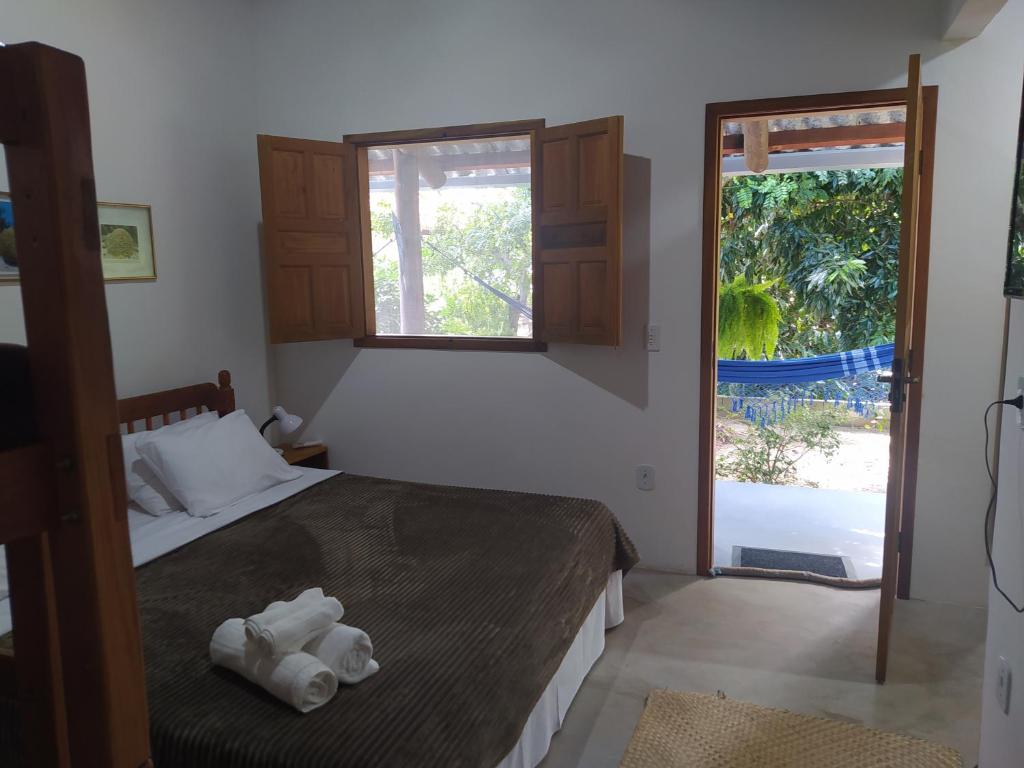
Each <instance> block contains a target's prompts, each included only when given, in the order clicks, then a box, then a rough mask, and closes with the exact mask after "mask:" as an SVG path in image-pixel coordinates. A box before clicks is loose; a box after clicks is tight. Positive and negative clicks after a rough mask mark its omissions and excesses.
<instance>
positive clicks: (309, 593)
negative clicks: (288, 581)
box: [245, 587, 324, 640]
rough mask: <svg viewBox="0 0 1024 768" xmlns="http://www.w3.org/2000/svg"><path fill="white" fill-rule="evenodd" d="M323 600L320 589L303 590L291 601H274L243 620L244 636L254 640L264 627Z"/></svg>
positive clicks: (322, 593)
mask: <svg viewBox="0 0 1024 768" xmlns="http://www.w3.org/2000/svg"><path fill="white" fill-rule="evenodd" d="M323 599H324V591H323V590H322V589H321V588H320V587H313V588H312V589H307V590H304V591H303V592H301V593H299V596H298V597H296V598H293V599H291V600H275V601H274V602H272V603H271V604H270V605H268V606H267V607H266V608H264V609H263V611H262V612H260V613H256V614H253V615H252V616H250V617H249V618H247V619H246V620H245V636H246V638H248V639H249V640H254V639H255V638H256V636H257V635H258V634H259V633H260V632H261V631H262V630H263V628H264V627H266V626H268V625H270V624H273V623H274V622H275V621H278V620H280V619H282V618H284V617H285V616H288V615H289V614H292V613H295V612H296V611H297V610H299V608H301V607H302V606H304V605H309V604H311V603H314V602H316V601H319V600H323Z"/></svg>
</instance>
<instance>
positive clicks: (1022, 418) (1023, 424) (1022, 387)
mask: <svg viewBox="0 0 1024 768" xmlns="http://www.w3.org/2000/svg"><path fill="white" fill-rule="evenodd" d="M1017 394H1018V395H1024V376H1018V377H1017ZM1017 426H1018V427H1020V428H1021V429H1024V410H1021V409H1020V408H1018V409H1017Z"/></svg>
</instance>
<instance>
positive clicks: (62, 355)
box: [0, 43, 151, 768]
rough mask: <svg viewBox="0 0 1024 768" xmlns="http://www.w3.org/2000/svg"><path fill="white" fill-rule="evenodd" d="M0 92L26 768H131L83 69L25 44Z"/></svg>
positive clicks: (126, 580) (119, 547)
mask: <svg viewBox="0 0 1024 768" xmlns="http://www.w3.org/2000/svg"><path fill="white" fill-rule="evenodd" d="M0 79H2V81H3V82H4V83H5V85H6V87H7V89H8V90H7V96H6V97H5V104H4V109H3V112H2V114H0V139H2V141H3V143H4V148H5V151H6V157H7V169H8V176H9V180H10V186H11V199H12V203H13V208H14V216H15V220H16V222H17V226H16V228H15V233H16V246H17V253H18V257H19V265H20V277H21V293H22V299H23V305H24V313H25V329H26V336H27V339H28V352H27V362H28V371H29V374H30V376H29V379H30V382H31V399H32V401H33V404H32V406H31V408H32V411H33V413H34V416H35V432H36V435H35V436H34V437H33V441H32V442H31V443H30V444H28V445H25V446H21V447H15V448H13V449H10V450H3V449H4V448H10V446H2V447H0V450H2V452H0V541H3V542H5V543H7V549H8V563H9V565H8V570H9V573H10V582H11V587H10V591H11V608H12V614H13V618H14V623H15V630H14V643H15V647H14V665H13V666H14V672H15V677H16V678H17V679H18V680H19V681H21V682H22V683H23V684H22V685H18V694H19V696H18V698H19V701H20V705H21V709H22V712H23V717H25V718H26V721H27V722H26V725H28V726H29V728H30V730H29V732H28V733H26V741H28V742H30V743H27V744H26V750H27V751H29V756H28V760H29V764H32V765H60V766H63V765H71V764H73V765H76V766H78V765H82V766H86V765H102V766H117V767H120V766H128V767H130V768H136V766H141V765H146V764H149V763H150V762H151V761H150V746H149V721H148V713H147V709H146V689H145V677H144V671H143V663H142V646H141V640H140V633H139V620H138V611H137V605H136V597H135V576H134V572H133V569H132V559H131V548H130V543H129V537H128V523H127V514H126V500H125V484H124V467H123V464H122V458H121V440H120V435H119V428H118V414H117V400H116V395H115V389H114V373H113V361H112V356H111V348H110V335H109V329H108V326H107V309H106V299H105V295H104V285H103V274H102V269H101V264H100V243H99V225H98V222H97V212H96V191H95V184H94V180H93V169H92V149H91V143H90V134H89V110H88V100H87V96H86V84H85V66H84V64H83V63H82V61H81V59H79V58H78V57H77V56H73V55H72V54H69V53H65V52H63V51H59V50H57V49H54V48H50V47H47V46H44V45H41V44H38V43H24V44H19V45H12V46H8V47H6V48H0ZM21 405H25V404H24V403H22V404H21ZM16 524H20V525H21V527H20V528H18V527H17V525H16ZM9 667H10V663H9V659H8V664H7V668H8V670H9ZM37 676H41V677H37ZM33 678H35V679H33ZM29 683H31V685H29Z"/></svg>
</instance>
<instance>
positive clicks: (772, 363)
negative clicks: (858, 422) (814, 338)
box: [718, 344, 894, 427]
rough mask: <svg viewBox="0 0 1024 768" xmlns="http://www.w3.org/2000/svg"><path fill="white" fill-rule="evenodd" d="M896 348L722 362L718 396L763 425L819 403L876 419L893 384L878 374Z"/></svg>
mask: <svg viewBox="0 0 1024 768" xmlns="http://www.w3.org/2000/svg"><path fill="white" fill-rule="evenodd" d="M893 346H894V345H892V344H880V345H878V346H875V347H865V348H864V349H854V350H851V351H849V352H838V353H835V354H831V355H818V356H817V357H804V358H798V359H795V360H719V361H718V383H719V387H718V394H719V395H724V396H727V397H730V398H731V406H730V410H731V411H732V412H733V413H740V414H742V415H743V418H745V419H747V420H748V421H750V422H752V423H754V424H759V425H760V426H762V427H764V426H768V425H770V424H777V423H779V422H781V421H784V420H785V419H786V417H787V416H788V415H789V414H790V413H792V412H793V411H795V410H797V409H799V408H803V407H805V406H808V405H811V404H812V403H813V402H815V401H817V402H818V403H820V404H821V405H825V404H831V405H832V407H834V408H841V407H843V406H844V405H845V406H846V407H847V408H848V409H850V410H852V411H856V412H857V413H858V414H859V415H860V416H863V417H864V418H867V419H873V418H875V417H877V416H879V415H880V411H879V407H878V404H879V403H880V402H882V401H884V400H885V399H886V396H887V393H888V385H885V384H881V383H880V382H878V381H877V379H876V378H875V376H874V375H873V374H874V372H876V371H881V370H885V369H887V368H889V367H890V366H891V365H892V357H893ZM840 379H845V380H846V381H843V382H840V381H839V380H840ZM812 383H813V384H814V386H808V385H810V384H812ZM797 385H803V386H797Z"/></svg>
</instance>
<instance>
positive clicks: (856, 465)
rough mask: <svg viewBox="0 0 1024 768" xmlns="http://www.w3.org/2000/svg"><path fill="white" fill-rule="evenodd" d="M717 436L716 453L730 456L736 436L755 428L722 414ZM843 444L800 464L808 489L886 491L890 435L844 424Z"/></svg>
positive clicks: (800, 482) (798, 476) (802, 480)
mask: <svg viewBox="0 0 1024 768" xmlns="http://www.w3.org/2000/svg"><path fill="white" fill-rule="evenodd" d="M717 426H718V431H717V432H716V435H715V455H716V456H724V455H728V454H729V453H730V452H731V451H733V450H735V448H734V446H733V445H732V444H731V443H732V441H733V440H734V439H735V437H736V436H739V435H742V434H744V433H746V432H749V431H750V430H752V429H754V427H753V425H751V424H750V422H748V421H746V420H744V419H740V418H734V417H724V418H723V417H721V414H720V417H719V420H718V425H717ZM838 432H839V439H840V442H841V444H842V445H841V447H840V449H839V451H838V452H837V453H836V454H835V455H834V456H833V457H832V458H831V459H826V458H825V457H824V456H822V455H821V453H820V452H811V453H809V454H807V455H806V456H804V457H803V458H802V459H801V460H800V461H799V462H798V463H797V465H796V482H794V483H791V485H800V486H804V487H808V488H834V489H836V490H844V491H872V492H876V493H885V482H886V475H887V473H888V467H889V434H888V432H879V431H877V430H875V429H865V428H863V427H840V428H839V429H838Z"/></svg>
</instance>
